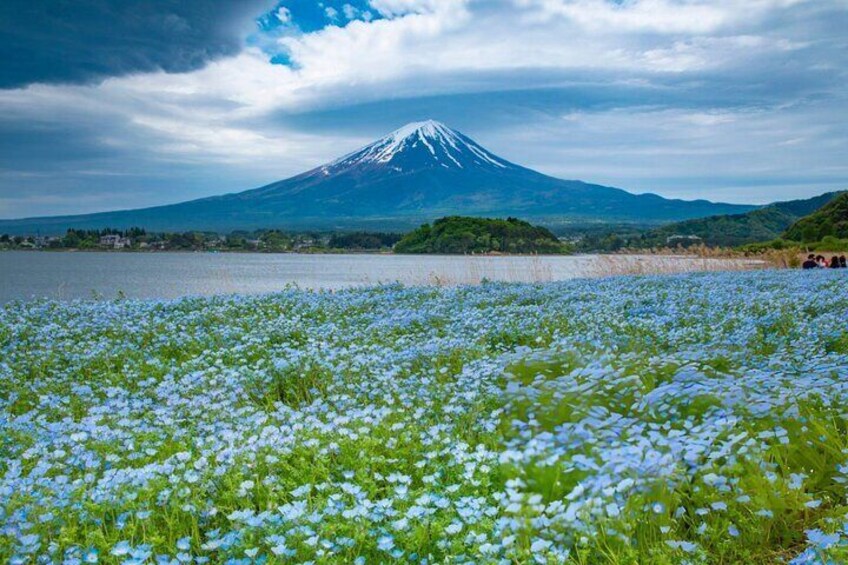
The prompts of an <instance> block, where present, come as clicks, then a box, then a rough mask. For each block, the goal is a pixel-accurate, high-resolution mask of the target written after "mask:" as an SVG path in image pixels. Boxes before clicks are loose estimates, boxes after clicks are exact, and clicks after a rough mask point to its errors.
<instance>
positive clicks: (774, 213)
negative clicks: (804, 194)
mask: <svg viewBox="0 0 848 565" xmlns="http://www.w3.org/2000/svg"><path fill="white" fill-rule="evenodd" d="M840 194H841V195H842V196H846V195H848V193H839V192H828V193H825V194H822V195H819V196H815V197H813V198H807V199H804V200H789V201H786V202H775V203H774V204H769V205H768V206H764V207H763V208H759V209H757V210H752V211H750V212H746V213H744V214H726V215H719V216H709V217H707V218H699V219H694V220H686V221H683V222H675V223H672V224H668V225H665V226H662V227H659V228H656V229H653V230H649V231H648V232H647V233H646V234H645V236H644V239H645V241H646V242H647V243H649V244H650V245H666V244H673V243H674V242H675V240H677V241H689V242H692V241H699V242H702V243H704V244H706V245H711V246H722V247H735V246H738V245H745V244H748V243H755V242H761V241H769V240H773V239H776V238H778V237H780V236H781V234H783V232H784V231H786V229H787V228H789V227H790V226H791V225H792V224H793V223H794V222H796V221H797V220H799V218H801V217H802V216H806V215H807V214H811V213H813V212H815V211H816V210H818V209H819V208H821V207H822V206H825V205H826V204H827V203H828V202H831V201H832V200H833V199H834V198H835V197H837V196H838V195H840ZM842 196H841V197H840V198H842ZM689 236H695V237H697V238H699V239H698V240H693V239H688V240H687V239H686V238H687V237H689Z"/></svg>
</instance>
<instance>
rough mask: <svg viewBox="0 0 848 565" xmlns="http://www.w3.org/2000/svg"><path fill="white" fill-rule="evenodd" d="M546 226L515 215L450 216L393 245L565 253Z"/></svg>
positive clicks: (411, 249)
mask: <svg viewBox="0 0 848 565" xmlns="http://www.w3.org/2000/svg"><path fill="white" fill-rule="evenodd" d="M568 251H569V247H568V246H567V245H565V244H563V243H560V241H559V240H558V239H557V237H556V236H555V235H554V234H553V233H551V232H550V231H549V230H548V229H546V228H543V227H538V226H534V225H531V224H530V223H528V222H525V221H522V220H518V219H515V218H507V219H506V220H500V219H490V218H468V217H460V216H451V217H447V218H440V219H438V220H436V221H435V222H433V225H432V226H431V225H430V224H424V225H423V226H421V227H420V228H418V229H417V230H415V231H413V232H411V233H409V234H407V235H405V236H404V237H403V239H401V240H400V241H399V242H397V244H396V245H395V253H443V254H465V253H491V252H499V253H567V252H568Z"/></svg>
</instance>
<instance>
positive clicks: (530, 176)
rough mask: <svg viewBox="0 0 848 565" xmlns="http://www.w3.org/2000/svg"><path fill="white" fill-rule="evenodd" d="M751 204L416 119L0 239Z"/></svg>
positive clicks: (586, 215) (614, 216) (665, 211)
mask: <svg viewBox="0 0 848 565" xmlns="http://www.w3.org/2000/svg"><path fill="white" fill-rule="evenodd" d="M754 208H756V207H755V206H746V205H734V204H720V203H713V202H709V201H707V200H694V201H685V200H673V199H667V198H662V197H660V196H658V195H656V194H639V195H637V194H632V193H630V192H627V191H624V190H621V189H618V188H611V187H608V186H600V185H595V184H588V183H585V182H581V181H576V180H562V179H558V178H554V177H550V176H547V175H544V174H541V173H538V172H536V171H533V170H531V169H527V168H525V167H521V166H519V165H515V164H513V163H510V162H509V161H507V160H505V159H502V158H500V157H498V156H496V155H494V154H492V153H491V152H489V151H487V150H486V149H484V148H483V147H481V146H480V145H478V144H477V143H476V142H474V141H473V140H471V139H470V138H468V137H466V136H465V135H463V134H461V133H459V132H458V131H456V130H453V129H450V128H448V127H447V126H445V125H443V124H441V123H439V122H435V121H426V122H417V123H412V124H409V125H406V126H404V127H402V128H400V129H399V130H397V131H395V132H393V133H391V134H389V135H387V136H386V137H383V138H382V139H379V140H377V141H375V142H374V143H372V144H370V145H367V146H366V147H363V148H362V149H360V150H358V151H355V152H353V153H351V154H349V155H347V156H345V157H342V158H340V159H338V160H336V161H333V162H331V163H328V164H326V165H323V166H321V167H318V168H316V169H312V170H311V171H307V172H305V173H303V174H300V175H297V176H295V177H292V178H289V179H286V180H282V181H279V182H275V183H272V184H269V185H267V186H263V187H261V188H256V189H253V190H248V191H245V192H239V193H234V194H225V195H222V196H215V197H211V198H203V199H200V200H192V201H188V202H183V203H179V204H172V205H167V206H156V207H153V208H143V209H137V210H121V211H115V212H103V213H97V214H83V215H76V216H53V217H41V218H25V219H19V220H0V233H9V234H32V233H36V232H38V233H41V234H43V235H47V234H55V233H61V232H64V231H65V230H66V229H68V228H78V229H100V228H105V227H111V228H119V229H121V228H123V229H125V228H129V227H133V226H138V227H143V228H145V229H147V230H149V231H187V230H208V231H218V232H224V231H232V230H235V229H261V228H281V229H289V230H296V229H325V230H344V229H380V230H389V229H408V228H410V227H413V226H417V225H418V224H420V223H422V222H426V221H432V220H433V219H435V218H438V217H440V216H447V215H466V216H490V217H494V216H501V217H505V216H517V217H520V218H523V219H529V220H534V221H537V222H540V223H546V222H548V221H550V220H555V221H562V220H563V219H575V220H603V221H625V222H627V221H630V222H643V223H661V222H669V221H675V220H684V219H690V218H700V217H704V216H710V215H716V214H728V213H741V212H747V211H749V210H752V209H754Z"/></svg>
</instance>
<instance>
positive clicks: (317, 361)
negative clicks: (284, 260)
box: [0, 270, 848, 565]
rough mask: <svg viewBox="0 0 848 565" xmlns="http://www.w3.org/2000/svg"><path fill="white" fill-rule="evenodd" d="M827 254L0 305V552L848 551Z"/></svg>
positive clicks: (464, 555) (264, 556)
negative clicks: (787, 260) (713, 268)
mask: <svg viewBox="0 0 848 565" xmlns="http://www.w3.org/2000/svg"><path fill="white" fill-rule="evenodd" d="M846 495H848V278H846V277H845V276H844V275H843V273H842V272H840V271H838V270H837V271H827V270H823V271H821V272H813V273H801V272H798V271H783V272H769V271H762V272H746V273H708V274H690V275H678V276H650V277H631V278H606V279H600V280H579V281H569V282H563V283H546V284H536V285H530V284H528V285H509V284H492V283H489V284H484V285H482V286H476V287H470V286H465V287H456V288H432V287H414V288H404V287H401V286H382V287H372V288H366V289H355V290H346V291H341V292H337V293H316V292H309V291H302V290H297V289H291V290H288V291H285V292H282V293H279V294H274V295H270V296H262V297H220V298H204V299H195V298H191V299H183V300H178V301H170V302H155V301H133V300H118V301H88V302H67V303H61V302H50V301H39V302H30V303H13V304H9V305H7V306H5V307H2V308H0V562H2V563H6V562H9V563H68V564H76V563H126V564H142V563H162V564H165V563H167V564H174V565H176V564H183V563H232V564H245V565H247V564H253V563H307V562H311V563H316V564H317V563H355V564H363V563H445V562H450V563H525V564H531V563H539V564H546V563H585V564H589V563H621V564H624V563H643V564H644V563H652V564H653V563H656V564H666V563H669V564H670V563H685V562H688V563H789V562H792V563H796V564H803V563H844V562H848V523H846V522H848V501H846Z"/></svg>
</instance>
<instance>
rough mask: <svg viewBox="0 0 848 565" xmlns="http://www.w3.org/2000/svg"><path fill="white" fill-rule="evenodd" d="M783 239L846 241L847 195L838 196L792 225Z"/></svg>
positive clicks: (847, 221) (847, 231)
mask: <svg viewBox="0 0 848 565" xmlns="http://www.w3.org/2000/svg"><path fill="white" fill-rule="evenodd" d="M783 237H785V238H786V239H791V240H795V241H804V242H818V241H822V240H824V239H825V238H828V237H830V238H834V239H837V238H838V239H848V193H842V194H840V195H839V196H837V197H836V198H834V199H833V200H832V201H831V202H829V203H828V204H826V205H825V206H823V207H822V208H821V209H819V210H817V211H815V212H813V213H812V214H810V215H808V216H804V217H803V218H801V219H800V220H798V221H797V222H795V223H794V224H792V226H790V227H789V229H787V230H786V233H784V234H783Z"/></svg>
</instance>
